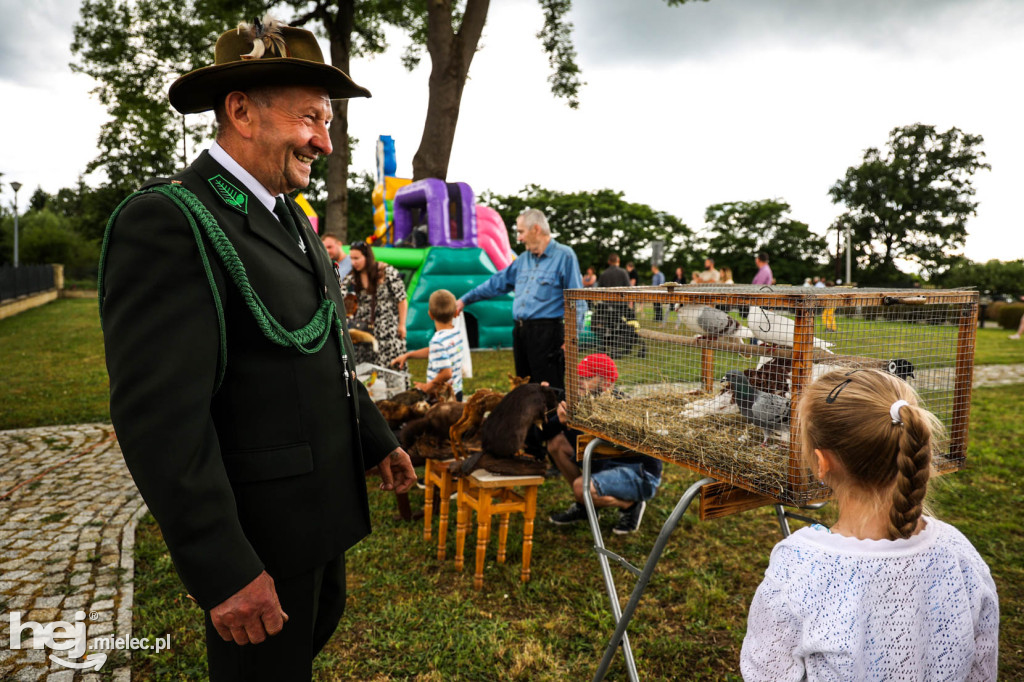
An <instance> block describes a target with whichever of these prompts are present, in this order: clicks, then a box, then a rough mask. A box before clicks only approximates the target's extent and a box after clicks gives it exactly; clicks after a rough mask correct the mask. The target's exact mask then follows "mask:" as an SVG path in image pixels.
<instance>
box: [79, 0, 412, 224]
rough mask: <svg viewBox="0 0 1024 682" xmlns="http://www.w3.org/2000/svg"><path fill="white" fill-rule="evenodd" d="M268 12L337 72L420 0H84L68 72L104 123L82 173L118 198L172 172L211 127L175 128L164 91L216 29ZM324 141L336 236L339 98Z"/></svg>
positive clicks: (372, 48) (340, 177)
mask: <svg viewBox="0 0 1024 682" xmlns="http://www.w3.org/2000/svg"><path fill="white" fill-rule="evenodd" d="M272 7H273V8H281V9H290V10H292V11H293V12H295V13H296V14H295V16H294V17H292V19H291V21H290V22H289V23H291V24H292V25H294V26H308V27H309V28H310V29H311V30H313V31H314V32H315V33H317V34H319V35H321V36H325V37H326V38H327V39H328V40H329V42H330V54H329V61H330V62H331V63H333V64H334V65H335V66H337V67H338V68H340V69H341V70H342V71H345V72H346V73H349V71H350V69H349V60H350V58H351V57H354V56H360V55H364V54H375V53H380V52H383V51H384V50H385V49H386V48H387V42H386V41H385V39H384V28H385V26H386V25H388V24H391V25H396V26H399V27H400V28H410V27H411V23H410V21H411V20H410V17H412V16H413V15H415V14H417V13H423V12H424V11H425V9H424V6H423V0H415V1H413V2H401V1H399V0H377V1H374V2H371V1H368V0H347V1H345V0H343V1H338V0H317V1H316V2H309V1H308V0H291V1H289V2H272V1H268V0H84V1H83V3H82V6H81V10H80V16H79V21H78V22H77V23H76V24H75V27H74V36H75V37H74V42H73V43H72V52H73V54H75V55H76V56H77V57H78V61H77V62H76V63H73V64H72V69H73V70H75V71H77V72H80V73H85V74H87V75H89V76H91V77H93V78H94V79H95V80H96V81H97V83H98V85H97V87H96V88H95V89H94V91H93V92H94V94H96V95H97V97H98V98H99V100H100V102H101V103H102V104H104V105H106V106H107V110H108V113H110V115H111V117H112V120H111V121H110V122H109V123H107V124H105V125H104V126H103V128H102V130H101V133H100V139H99V149H100V155H99V156H98V157H97V158H96V159H95V160H94V161H93V162H91V163H90V164H89V166H88V169H87V171H88V172H91V171H93V170H97V169H102V170H104V171H105V172H106V174H107V177H108V178H109V180H110V183H111V184H112V185H114V186H116V187H118V188H119V189H120V190H121V191H122V192H124V191H128V190H130V189H132V188H134V187H135V186H137V185H138V184H139V183H141V182H142V181H143V180H144V179H145V178H147V177H150V176H154V175H169V174H171V173H173V172H174V171H175V170H176V169H177V168H179V167H180V166H181V165H182V164H181V157H179V155H178V153H179V150H180V149H181V142H182V138H183V136H185V135H187V137H188V139H189V140H190V141H191V142H192V143H193V144H198V143H200V142H202V141H204V140H206V139H208V138H209V137H210V135H211V132H212V130H211V128H210V126H209V124H205V123H203V122H202V120H199V119H197V120H198V121H199V122H194V121H189V122H188V124H186V123H184V122H182V119H181V117H179V116H178V115H177V114H176V113H175V112H174V110H173V109H172V108H171V107H170V104H169V103H168V101H167V88H168V86H169V85H170V84H171V83H172V82H173V81H174V79H175V78H177V77H178V76H180V75H181V74H183V73H185V72H187V71H190V70H192V69H195V68H198V67H200V66H204V65H206V64H208V63H209V62H210V55H211V53H212V47H213V45H214V43H215V42H216V40H217V37H218V36H219V35H220V33H221V32H222V31H224V30H225V28H228V27H231V26H234V25H235V24H237V22H238V21H239V19H242V18H246V17H252V16H258V15H262V14H263V13H264V12H265V11H267V10H268V9H270V8H272ZM282 18H286V17H282ZM182 131H185V132H182ZM331 143H332V145H333V147H334V151H333V152H332V153H331V155H330V158H329V160H328V169H327V184H326V186H327V201H326V211H325V213H326V224H327V225H328V226H329V229H330V230H331V231H332V232H333V233H334V234H336V235H338V236H339V237H341V238H342V239H344V238H345V231H346V221H347V213H348V203H347V202H348V197H347V184H346V182H345V178H346V176H347V173H348V166H349V153H350V152H349V141H348V103H347V102H346V101H343V100H342V101H336V102H334V123H333V124H332V126H331Z"/></svg>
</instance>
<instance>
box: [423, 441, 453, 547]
mask: <svg viewBox="0 0 1024 682" xmlns="http://www.w3.org/2000/svg"><path fill="white" fill-rule="evenodd" d="M454 461H455V459H454V458H452V459H446V460H444V461H442V460H439V459H427V463H426V465H425V468H424V471H423V482H424V483H425V484H426V486H427V488H426V490H425V491H424V499H423V539H424V540H430V530H431V527H430V522H431V517H432V516H433V514H434V488H435V487H436V488H437V495H438V499H439V501H440V504H439V505H438V511H437V514H438V520H437V559H438V561H444V558H445V550H446V549H447V548H446V544H447V538H448V509H449V502H450V501H451V496H452V493H453V492H455V479H454V478H453V477H452V475H451V472H449V471H448V464H449V463H450V462H454Z"/></svg>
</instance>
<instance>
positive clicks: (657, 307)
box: [654, 303, 662, 322]
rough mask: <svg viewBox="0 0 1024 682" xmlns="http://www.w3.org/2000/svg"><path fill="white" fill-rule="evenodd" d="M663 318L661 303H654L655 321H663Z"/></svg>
mask: <svg viewBox="0 0 1024 682" xmlns="http://www.w3.org/2000/svg"><path fill="white" fill-rule="evenodd" d="M661 320H662V312H661V304H660V303H655V304H654V321H655V322H661Z"/></svg>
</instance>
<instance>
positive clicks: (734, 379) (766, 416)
mask: <svg viewBox="0 0 1024 682" xmlns="http://www.w3.org/2000/svg"><path fill="white" fill-rule="evenodd" d="M724 381H725V383H727V384H728V385H729V388H728V390H729V391H730V392H731V393H732V395H733V398H734V399H735V400H736V407H738V408H739V411H740V415H741V416H742V417H743V418H744V419H745V420H746V421H748V422H750V423H751V424H753V425H754V426H759V427H761V428H762V429H763V430H764V441H763V442H762V443H761V445H766V444H767V443H768V438H769V437H770V436H771V433H772V431H781V430H782V429H783V427H785V426H786V425H787V424H788V423H789V399H788V398H785V397H783V396H781V395H776V394H774V393H766V392H765V391H761V390H758V389H756V388H754V387H753V386H752V385H751V383H750V381H748V380H747V377H746V375H745V374H743V372H741V371H739V370H737V369H733V370H729V371H728V372H726V373H725V379H724Z"/></svg>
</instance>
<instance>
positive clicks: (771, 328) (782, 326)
mask: <svg viewBox="0 0 1024 682" xmlns="http://www.w3.org/2000/svg"><path fill="white" fill-rule="evenodd" d="M747 325H748V326H749V327H750V331H751V333H752V334H753V335H754V337H755V338H757V340H758V341H761V342H762V343H770V344H772V345H775V346H786V347H788V348H792V347H793V334H794V332H795V331H796V323H795V322H794V321H793V320H791V319H790V318H788V317H786V316H785V315H780V314H779V313H777V312H775V311H773V310H768V309H767V308H761V307H760V306H756V305H752V306H750V314H749V316H748V317H747ZM813 338H814V347H815V348H820V349H822V350H825V351H828V349H829V348H831V347H832V346H833V345H835V344H833V343H829V342H828V341H825V340H823V339H819V338H818V337H816V336H815V337H813ZM829 352H831V351H829Z"/></svg>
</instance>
